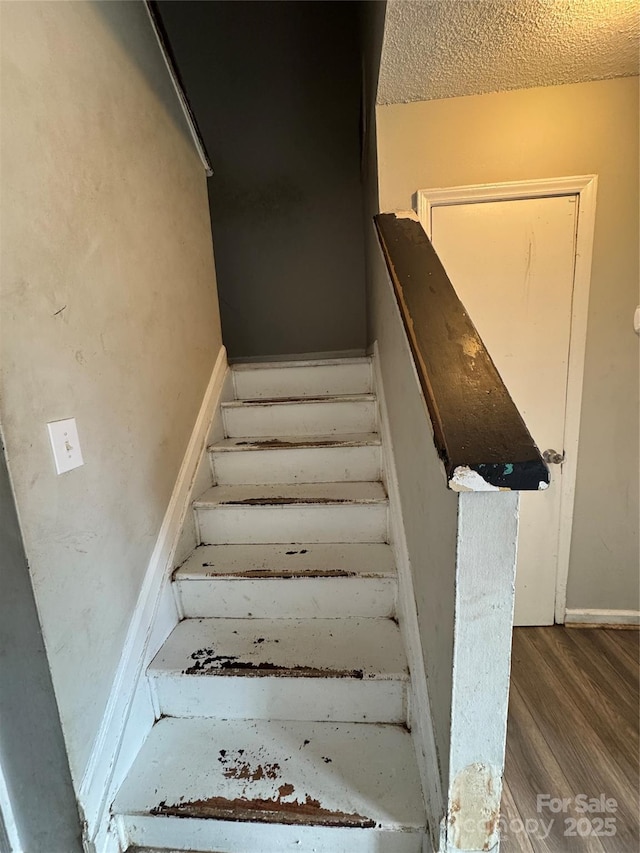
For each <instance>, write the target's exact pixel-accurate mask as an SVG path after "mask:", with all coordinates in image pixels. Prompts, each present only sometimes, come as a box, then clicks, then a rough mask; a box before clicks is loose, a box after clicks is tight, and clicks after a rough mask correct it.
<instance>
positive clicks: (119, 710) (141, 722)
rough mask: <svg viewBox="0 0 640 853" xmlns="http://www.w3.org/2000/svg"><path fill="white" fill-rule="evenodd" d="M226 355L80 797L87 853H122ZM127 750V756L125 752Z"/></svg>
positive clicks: (149, 573)
mask: <svg viewBox="0 0 640 853" xmlns="http://www.w3.org/2000/svg"><path fill="white" fill-rule="evenodd" d="M229 378H230V370H229V366H228V363H227V352H226V349H225V347H224V346H221V347H220V350H219V352H218V355H217V358H216V361H215V364H214V366H213V370H212V373H211V377H210V379H209V382H208V384H207V388H206V391H205V393H204V397H203V399H202V404H201V406H200V410H199V412H198V415H197V417H196V421H195V424H194V427H193V431H192V433H191V437H190V439H189V443H188V445H187V448H186V451H185V454H184V457H183V460H182V464H181V466H180V470H179V472H178V476H177V478H176V482H175V485H174V488H173V491H172V494H171V498H170V499H169V503H168V505H167V509H166V511H165V515H164V518H163V521H162V525H161V527H160V531H159V533H158V537H157V539H156V544H155V547H154V549H153V552H152V554H151V558H150V559H149V563H148V564H147V569H146V572H145V575H144V579H143V582H142V586H141V589H140V593H139V595H138V600H137V602H136V607H135V609H134V612H133V616H132V618H131V622H130V624H129V630H128V632H127V636H126V639H125V643H124V646H123V649H122V655H121V657H120V662H119V664H118V668H117V670H116V674H115V677H114V680H113V683H112V687H111V691H110V694H109V700H108V702H107V706H106V710H105V713H104V716H103V718H102V721H101V724H100V727H99V729H98V733H97V735H96V738H95V740H94V743H93V747H92V750H91V754H90V757H89V761H88V764H87V768H86V770H85V773H84V776H83V779H82V782H81V784H80V788H79V791H78V805H79V808H80V811H81V815H82V817H83V845H84V848H85V850H86V851H90V853H121V851H122V850H124V849H126V848H125V847H123V839H122V838H120V839H118V836H117V834H116V833H117V828H116V827H115V826H114V823H113V821H112V818H111V803H112V802H113V800H114V798H115V795H116V793H117V790H118V788H119V786H120V783H121V781H122V779H123V778H124V776H125V775H126V773H127V772H128V770H129V767H130V766H131V764H132V762H133V759H134V758H135V755H136V754H137V752H138V750H139V748H140V747H141V745H142V743H143V742H144V740H145V738H146V736H147V735H148V733H149V731H150V730H151V728H152V726H153V724H154V723H155V713H154V709H153V703H152V697H151V693H150V688H149V685H148V683H147V679H146V674H145V670H146V666H147V664H148V663H149V662H150V660H151V659H152V658H153V657H154V656H155V654H156V652H157V651H158V649H159V648H160V646H161V645H162V644H163V643H164V642H165V640H166V639H167V637H168V636H169V634H170V633H171V631H172V630H173V629H174V628H175V626H176V625H177V624H178V621H179V612H178V609H177V606H176V602H175V599H174V594H173V591H172V589H171V575H172V571H173V568H174V561H175V556H176V552H177V551H179V550H180V544H181V538H182V534H183V529H184V527H185V521H186V520H187V519H188V517H189V516H188V513H190V512H192V508H191V502H192V500H193V499H194V498H195V497H197V496H198V494H199V492H200V491H201V488H200V486H201V482H202V477H203V472H206V473H207V475H208V474H209V471H210V469H209V459H208V453H207V446H208V444H209V441H210V440H211V433H212V431H213V430H214V422H215V418H216V415H217V413H218V410H219V408H220V403H221V401H222V399H223V397H224V396H225V395H226V393H228V387H227V386H229V387H230V385H231V383H230V381H229ZM125 743H126V746H127V749H126V750H123V749H122V746H123V744H125Z"/></svg>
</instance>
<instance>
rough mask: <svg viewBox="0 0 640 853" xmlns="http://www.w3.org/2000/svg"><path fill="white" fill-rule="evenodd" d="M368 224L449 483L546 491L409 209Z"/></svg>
mask: <svg viewBox="0 0 640 853" xmlns="http://www.w3.org/2000/svg"><path fill="white" fill-rule="evenodd" d="M375 223H376V227H377V230H378V236H379V239H380V244H381V246H382V250H383V253H384V256H385V259H386V262H387V267H388V270H389V274H390V276H391V281H392V282H393V287H394V290H395V294H396V299H397V301H398V306H399V308H400V313H401V315H402V319H403V322H404V327H405V330H406V332H407V336H408V338H409V343H410V345H411V350H412V352H413V357H414V360H415V364H416V368H417V371H418V376H419V377H420V383H421V385H422V389H423V393H424V396H425V400H426V402H427V408H428V409H429V414H430V416H431V421H432V424H433V431H434V439H435V443H436V447H437V449H438V453H439V454H440V457H441V459H442V461H443V463H444V466H445V471H446V474H447V480H448V484H449V488H451V489H454V490H455V491H474V492H475V491H497V490H502V489H506V490H510V491H514V490H518V491H522V490H527V491H532V490H539V489H546V488H547V487H548V485H549V469H548V467H547V465H546V463H545V461H544V459H543V458H542V456H541V454H540V451H539V450H538V448H537V447H536V445H535V442H534V441H533V439H532V437H531V434H530V433H529V430H528V429H527V427H526V424H525V423H524V421H523V419H522V417H521V415H520V412H519V411H518V409H517V407H516V405H515V403H514V402H513V400H512V399H511V395H510V394H509V392H508V390H507V388H506V386H505V384H504V382H503V381H502V378H501V377H500V374H499V373H498V371H497V369H496V366H495V364H494V363H493V361H492V359H491V356H490V355H489V353H488V352H487V349H486V347H485V345H484V344H483V342H482V339H481V338H480V335H479V334H478V332H477V330H476V328H475V326H474V325H473V323H472V321H471V318H470V317H469V315H468V314H467V312H466V310H465V308H464V305H463V304H462V302H460V299H459V298H458V296H457V294H456V292H455V290H454V288H453V286H452V284H451V282H450V281H449V278H448V276H447V273H446V272H445V269H444V267H443V266H442V263H441V262H440V259H439V258H438V256H437V254H436V252H435V250H434V248H433V246H432V245H431V241H430V240H429V238H428V237H427V235H426V233H425V231H424V229H423V227H422V225H421V224H420V222H419V221H418V219H417V217H416V215H415V214H413V213H407V214H396V213H381V214H378V215H377V216H376V217H375ZM463 250H464V247H461V251H463Z"/></svg>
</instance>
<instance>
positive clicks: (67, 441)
mask: <svg viewBox="0 0 640 853" xmlns="http://www.w3.org/2000/svg"><path fill="white" fill-rule="evenodd" d="M47 428H48V430H49V439H50V441H51V449H52V450H53V458H54V459H55V463H56V472H57V473H58V474H65V473H66V472H67V471H71V470H73V469H74V468H79V467H80V465H84V460H83V458H82V450H81V449H80V439H79V438H78V427H77V426H76V419H75V418H67V420H64V421H53V422H52V423H49V424H47Z"/></svg>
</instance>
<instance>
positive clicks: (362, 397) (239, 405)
mask: <svg viewBox="0 0 640 853" xmlns="http://www.w3.org/2000/svg"><path fill="white" fill-rule="evenodd" d="M375 399H376V396H375V394H339V395H331V396H326V397H268V398H264V397H258V398H256V399H255V400H229V401H228V402H226V403H221V404H220V406H221V408H223V409H248V408H254V407H255V408H259V407H261V406H262V407H264V406H291V405H297V404H300V405H304V406H307V405H312V404H313V403H318V404H321V405H326V404H327V403H333V402H336V403H371V402H374V401H375Z"/></svg>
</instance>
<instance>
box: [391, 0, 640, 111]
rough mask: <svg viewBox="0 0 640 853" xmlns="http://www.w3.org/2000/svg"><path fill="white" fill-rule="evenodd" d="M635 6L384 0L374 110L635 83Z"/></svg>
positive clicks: (634, 0) (588, 0) (596, 1)
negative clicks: (568, 86)
mask: <svg viewBox="0 0 640 853" xmlns="http://www.w3.org/2000/svg"><path fill="white" fill-rule="evenodd" d="M639 21H640V0H388V4H387V16H386V22H385V33H384V43H383V48H382V62H381V66H380V82H379V86H378V103H379V104H395V103H402V102H406V101H428V100H431V99H433V98H452V97H457V96H459V95H477V94H481V93H485V92H499V91H504V90H506V89H526V88H531V87H533V86H552V85H559V84H563V83H579V82H585V81H587V80H603V79H606V78H609V77H625V76H630V75H633V74H638V62H639V60H638V50H639V42H638V30H639Z"/></svg>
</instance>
